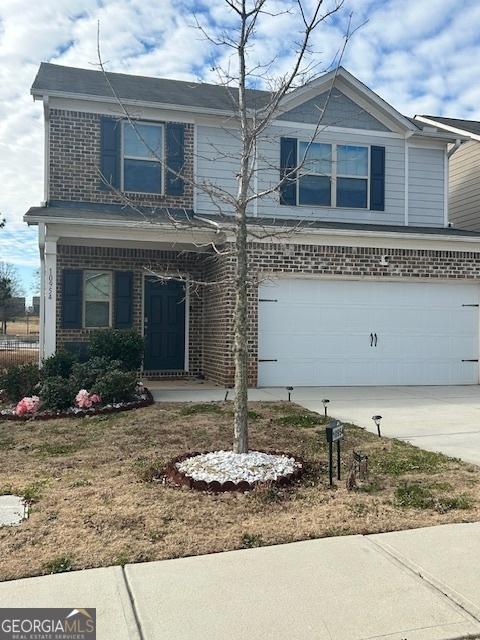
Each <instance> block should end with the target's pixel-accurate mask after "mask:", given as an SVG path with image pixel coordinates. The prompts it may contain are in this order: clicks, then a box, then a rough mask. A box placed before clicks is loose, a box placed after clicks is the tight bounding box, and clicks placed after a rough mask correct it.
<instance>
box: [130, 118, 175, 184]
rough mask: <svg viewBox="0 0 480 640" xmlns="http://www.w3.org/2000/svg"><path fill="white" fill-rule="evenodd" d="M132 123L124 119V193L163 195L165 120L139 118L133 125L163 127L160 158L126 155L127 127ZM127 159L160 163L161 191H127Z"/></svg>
mask: <svg viewBox="0 0 480 640" xmlns="http://www.w3.org/2000/svg"><path fill="white" fill-rule="evenodd" d="M130 124H131V123H130V122H129V121H128V120H124V121H123V122H122V136H121V138H122V139H121V145H120V146H121V159H122V166H121V169H120V174H121V183H120V184H121V190H122V191H123V192H124V193H134V194H138V195H144V196H163V195H165V125H164V124H163V122H145V121H143V120H139V121H138V122H134V123H133V125H134V126H136V125H139V124H141V125H147V126H149V127H161V129H162V150H161V153H160V157H161V159H160V160H159V159H158V158H155V159H154V158H142V157H140V156H126V155H125V127H126V126H127V125H130ZM125 160H142V161H145V162H154V163H156V164H160V175H161V178H160V181H161V189H160V191H126V190H125Z"/></svg>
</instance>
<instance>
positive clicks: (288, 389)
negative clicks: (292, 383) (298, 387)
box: [286, 387, 293, 402]
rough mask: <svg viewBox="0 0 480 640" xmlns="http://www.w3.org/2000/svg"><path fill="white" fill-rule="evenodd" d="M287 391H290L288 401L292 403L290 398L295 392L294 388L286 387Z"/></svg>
mask: <svg viewBox="0 0 480 640" xmlns="http://www.w3.org/2000/svg"><path fill="white" fill-rule="evenodd" d="M286 389H287V391H288V401H289V402H290V397H291V394H292V391H293V387H286Z"/></svg>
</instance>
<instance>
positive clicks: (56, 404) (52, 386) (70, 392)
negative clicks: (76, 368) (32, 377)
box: [40, 376, 78, 411]
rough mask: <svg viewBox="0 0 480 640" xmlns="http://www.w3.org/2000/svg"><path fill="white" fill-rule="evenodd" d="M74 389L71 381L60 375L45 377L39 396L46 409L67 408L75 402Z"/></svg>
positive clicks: (75, 391)
mask: <svg viewBox="0 0 480 640" xmlns="http://www.w3.org/2000/svg"><path fill="white" fill-rule="evenodd" d="M77 391H78V389H75V387H74V386H73V384H72V382H71V381H70V380H69V379H67V380H65V378H61V377H60V376H53V377H51V378H46V380H45V381H44V383H43V384H42V388H41V389H40V398H41V399H42V400H43V403H44V405H45V408H46V409H50V410H51V411H57V410H62V409H68V407H71V406H73V404H74V402H75V395H76V393H77Z"/></svg>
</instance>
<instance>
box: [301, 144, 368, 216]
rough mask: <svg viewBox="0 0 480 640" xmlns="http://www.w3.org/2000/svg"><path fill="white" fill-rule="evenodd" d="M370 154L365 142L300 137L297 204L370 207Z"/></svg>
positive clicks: (355, 207)
mask: <svg viewBox="0 0 480 640" xmlns="http://www.w3.org/2000/svg"><path fill="white" fill-rule="evenodd" d="M369 154H370V150H369V147H366V146H360V145H346V144H326V143H323V142H312V143H308V142H302V141H299V142H298V160H299V163H301V164H302V167H301V169H300V171H299V176H298V180H297V204H299V205H310V206H324V207H342V208H349V209H367V208H368V206H369V202H368V200H369V180H370V175H369V167H370V162H369Z"/></svg>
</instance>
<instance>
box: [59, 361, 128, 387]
mask: <svg viewBox="0 0 480 640" xmlns="http://www.w3.org/2000/svg"><path fill="white" fill-rule="evenodd" d="M121 368H122V363H121V362H120V361H119V360H109V358H105V357H101V358H99V357H96V358H91V359H90V360H87V362H76V363H75V364H74V365H73V368H72V373H71V376H70V379H71V381H72V384H73V386H74V387H75V388H76V389H77V391H79V390H80V389H86V390H87V391H90V390H91V389H93V388H94V387H95V385H96V384H97V381H98V380H100V378H101V377H102V376H104V375H105V374H106V373H107V371H112V370H118V369H121Z"/></svg>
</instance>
